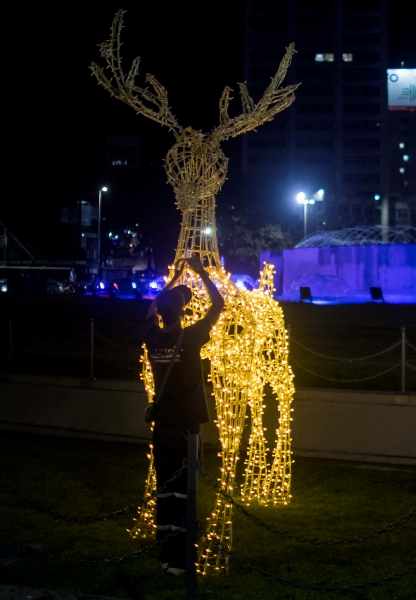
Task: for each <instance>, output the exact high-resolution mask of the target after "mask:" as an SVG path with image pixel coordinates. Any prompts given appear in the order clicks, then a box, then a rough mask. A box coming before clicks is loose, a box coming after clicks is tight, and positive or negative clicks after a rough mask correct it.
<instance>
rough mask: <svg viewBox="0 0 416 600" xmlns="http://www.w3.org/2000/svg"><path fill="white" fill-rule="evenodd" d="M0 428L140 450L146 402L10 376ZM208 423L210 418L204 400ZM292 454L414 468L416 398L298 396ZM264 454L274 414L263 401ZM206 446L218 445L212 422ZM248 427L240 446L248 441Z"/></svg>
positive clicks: (136, 386) (103, 385)
mask: <svg viewBox="0 0 416 600" xmlns="http://www.w3.org/2000/svg"><path fill="white" fill-rule="evenodd" d="M0 399H1V400H0V429H7V430H12V431H27V432H31V433H39V434H46V435H60V436H65V437H81V438H86V439H99V440H106V441H124V442H133V443H146V442H148V441H149V440H150V428H149V426H148V425H147V424H146V423H145V422H144V409H145V406H146V403H147V397H146V394H145V392H144V388H143V385H142V383H141V382H130V381H122V380H119V381H101V380H94V381H92V382H90V381H89V380H83V379H75V378H74V379H72V378H59V377H39V376H26V375H12V376H10V378H6V377H3V380H2V381H0ZM208 404H209V406H208V409H209V413H210V417H211V420H212V421H213V419H214V418H215V406H214V399H213V397H212V396H208ZM293 407H294V413H293V416H294V419H293V425H292V437H293V450H294V454H295V456H296V455H299V456H315V457H323V458H338V459H343V460H360V461H368V462H389V463H402V464H416V394H410V395H409V394H404V395H397V394H394V393H388V392H378V393H371V392H359V391H348V390H328V389H303V390H302V389H301V390H298V391H297V392H296V395H295V400H294V403H293ZM264 416H265V419H264V426H265V427H266V428H267V431H266V435H267V437H268V438H269V444H270V446H269V447H270V448H273V447H274V441H275V440H274V432H275V430H276V427H277V419H278V411H277V404H276V402H274V401H267V400H266V410H265V415H264ZM212 421H211V422H210V423H208V424H207V425H205V426H204V428H203V437H204V442H205V443H206V444H208V445H210V446H213V447H216V446H217V445H218V430H217V428H216V426H215V424H214V423H213V422H212ZM249 424H250V422H249V420H248V419H247V421H246V427H245V431H244V435H243V438H244V440H247V439H248V432H249Z"/></svg>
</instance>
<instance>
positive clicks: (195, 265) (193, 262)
mask: <svg viewBox="0 0 416 600" xmlns="http://www.w3.org/2000/svg"><path fill="white" fill-rule="evenodd" d="M186 262H187V264H188V267H189V268H190V269H191V271H193V272H194V273H196V274H197V275H202V273H205V270H204V265H203V264H202V263H201V261H200V260H199V258H198V257H197V256H190V257H189V258H187V259H186Z"/></svg>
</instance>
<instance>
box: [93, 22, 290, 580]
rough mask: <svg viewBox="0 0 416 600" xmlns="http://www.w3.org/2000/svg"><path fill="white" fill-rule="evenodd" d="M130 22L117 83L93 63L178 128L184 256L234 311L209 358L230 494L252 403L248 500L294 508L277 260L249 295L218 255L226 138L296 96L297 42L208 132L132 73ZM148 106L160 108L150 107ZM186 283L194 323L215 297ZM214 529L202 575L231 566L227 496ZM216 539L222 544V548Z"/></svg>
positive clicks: (147, 523)
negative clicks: (272, 403) (271, 433)
mask: <svg viewBox="0 0 416 600" xmlns="http://www.w3.org/2000/svg"><path fill="white" fill-rule="evenodd" d="M122 18H123V11H119V13H117V15H116V18H115V21H114V23H113V28H112V32H111V39H110V41H109V42H105V43H104V44H102V45H101V54H102V56H103V57H104V58H105V59H106V61H107V65H108V68H109V69H110V71H111V73H112V78H110V79H108V78H107V77H106V75H105V74H104V72H103V70H102V69H100V68H99V67H98V66H97V65H94V64H93V65H92V70H93V72H94V74H95V75H96V77H97V79H98V81H99V83H101V84H102V85H103V86H104V87H105V88H106V89H107V90H108V91H110V93H111V94H113V95H114V96H116V97H117V98H119V99H120V100H122V101H123V102H126V103H127V104H129V105H131V106H133V107H134V108H135V110H136V111H137V112H139V113H141V114H143V115H145V116H147V117H149V118H152V119H153V120H155V121H157V122H159V123H161V124H163V125H167V126H169V127H170V128H171V129H172V131H173V133H174V135H175V137H176V142H175V144H174V146H173V147H172V148H171V150H169V152H168V154H167V156H166V161H165V169H166V173H167V178H168V181H169V183H171V185H172V186H173V188H174V192H175V197H176V204H177V206H178V208H179V210H181V212H182V223H181V230H180V234H179V240H178V245H177V248H176V254H175V262H176V261H178V260H180V259H184V258H186V257H187V256H190V255H194V254H196V255H198V256H199V258H200V260H201V262H202V264H204V266H205V268H206V270H207V272H208V274H209V277H210V279H211V280H212V281H214V282H215V284H216V285H217V288H218V290H219V291H220V293H221V294H222V295H223V297H224V301H225V308H224V310H223V312H222V314H221V316H220V318H219V320H218V322H217V324H216V325H215V327H214V328H213V330H212V333H211V337H210V341H209V343H208V344H206V346H205V347H204V348H203V350H202V354H201V355H202V358H208V359H209V360H210V364H211V371H210V379H211V382H212V386H213V394H214V396H215V404H216V410H217V420H216V423H217V427H218V429H219V440H220V443H221V451H220V456H221V461H222V465H221V476H220V479H219V482H220V486H221V491H222V492H225V493H226V494H228V495H230V496H232V495H233V492H234V479H235V475H236V467H237V462H238V460H239V451H240V444H241V436H242V432H243V428H244V423H245V419H246V416H247V412H248V411H247V408H248V407H249V409H250V413H251V434H250V438H249V446H248V454H247V459H246V466H245V471H244V482H243V484H242V486H241V495H242V499H243V501H245V502H247V503H249V502H251V501H252V500H253V499H257V500H259V501H262V502H265V503H267V502H273V503H274V504H276V503H279V502H281V503H285V504H286V503H287V502H288V501H289V498H290V476H291V472H290V471H291V450H290V420H291V419H290V410H291V409H290V404H291V400H292V396H293V391H294V389H293V383H292V380H293V375H292V372H291V369H290V366H289V364H288V346H287V335H286V331H285V328H284V321H283V313H282V310H281V308H280V307H279V305H278V303H277V302H275V301H274V300H273V289H274V288H273V265H265V268H264V270H263V271H262V273H261V279H260V285H259V289H258V290H255V291H253V292H242V291H240V290H238V289H237V287H236V286H235V285H234V284H233V283H232V282H231V281H230V279H229V276H228V275H227V274H226V273H225V271H224V269H223V268H222V266H221V262H220V256H219V252H218V245H217V238H216V226H215V206H216V200H215V196H216V194H217V193H218V191H219V190H220V188H221V186H222V184H223V183H224V181H225V178H226V174H227V159H226V157H225V155H224V153H223V152H222V150H221V148H220V143H221V142H222V141H223V140H224V139H227V138H228V137H230V136H235V135H239V134H240V133H244V132H245V131H249V130H250V129H253V128H254V127H255V126H257V125H261V124H262V123H263V122H265V121H267V120H271V119H272V118H273V117H274V115H275V114H277V112H280V111H281V110H283V109H284V108H286V107H287V106H289V105H290V104H291V103H292V102H293V100H294V94H293V92H294V90H295V89H296V87H297V86H288V87H286V88H280V87H279V86H280V83H281V82H282V80H283V78H284V75H285V74H286V70H287V68H288V66H289V64H290V59H291V56H292V54H293V52H294V49H293V45H291V46H290V47H289V48H288V50H287V53H286V56H285V58H284V59H283V60H282V63H281V64H280V67H279V70H278V72H277V74H276V75H275V77H274V78H273V79H272V82H271V84H270V85H269V87H268V88H267V90H266V92H265V94H264V96H263V98H262V99H261V100H260V102H259V103H258V104H256V105H254V104H253V101H252V100H251V98H250V97H249V95H248V92H247V89H246V86H245V85H244V84H240V93H241V97H242V101H243V109H244V110H243V114H242V115H240V116H238V117H235V118H233V119H231V118H230V117H229V116H228V110H227V108H228V103H229V100H230V91H231V90H230V89H229V88H225V90H224V92H223V94H222V96H221V100H220V125H219V126H218V127H217V128H216V129H214V130H213V132H212V133H210V134H208V135H203V134H201V133H199V132H196V131H194V130H193V129H191V128H187V129H183V128H181V127H180V126H179V125H178V123H177V122H176V119H175V117H174V116H173V115H172V113H171V112H170V109H169V107H168V102H167V94H166V91H165V90H164V88H163V87H162V86H161V85H160V84H159V83H158V82H157V80H156V79H155V78H154V77H153V76H152V75H147V76H146V80H147V81H148V82H149V83H150V84H151V86H152V88H153V90H154V92H155V93H153V92H150V91H149V90H148V89H147V88H146V89H143V88H139V87H138V86H137V85H136V84H135V76H136V74H137V71H138V65H139V59H136V60H135V61H134V62H133V66H132V68H131V69H130V71H129V73H128V74H127V75H124V73H123V71H122V69H121V63H120V56H119V48H120V32H121V27H122ZM143 99H144V100H145V101H147V104H146V103H144V102H143ZM149 103H150V104H153V105H154V106H156V107H157V109H158V110H157V111H156V110H154V109H153V108H149V106H148V104H149ZM178 283H180V284H185V285H187V286H188V287H190V288H191V290H192V294H193V295H192V300H191V302H190V303H189V305H188V307H187V308H188V310H187V315H186V316H185V318H184V326H185V327H186V326H187V325H190V324H191V323H193V322H195V321H196V320H197V319H199V318H201V317H203V316H204V314H205V313H206V311H207V309H208V307H209V301H208V298H207V294H206V291H205V288H204V287H203V285H202V282H201V281H200V280H198V277H197V276H196V275H195V274H194V273H192V272H191V271H190V270H186V269H185V271H184V273H183V276H182V277H181V279H180V280H179V281H178ZM143 363H144V364H143V379H144V383H145V387H146V391H147V393H148V396H149V400H151V399H152V398H153V376H152V372H151V368H150V363H149V361H148V359H147V354H146V351H145V355H144V359H143ZM266 384H269V385H270V386H271V389H272V391H273V393H274V395H275V396H276V398H277V401H278V410H279V420H278V421H279V426H278V428H277V430H276V433H277V441H276V446H275V448H274V451H273V456H272V461H271V464H269V463H268V459H267V456H268V451H267V448H266V440H265V437H264V429H263V422H262V415H263V397H264V386H265V385H266ZM149 458H150V465H149V473H148V477H147V481H146V487H145V496H147V495H149V494H151V492H152V491H153V490H154V489H155V486H156V479H155V473H154V469H153V459H152V454H151V453H150V455H149ZM154 509H155V503H154V502H153V501H152V500H151V501H150V502H148V503H147V506H146V507H145V508H143V509H142V508H141V509H139V516H138V519H137V520H136V524H135V527H134V528H133V530H132V532H131V533H132V535H133V537H146V536H148V535H150V534H151V533H153V531H154V529H153V516H154ZM206 529H207V532H208V533H207V536H206V538H205V537H204V538H203V539H202V541H201V543H200V547H199V556H198V564H199V570H200V572H203V573H208V572H216V571H219V570H222V569H224V568H226V566H227V563H228V554H227V552H226V551H225V550H224V549H225V548H228V549H230V548H231V539H232V505H231V504H230V502H229V501H228V500H227V499H225V498H224V496H223V495H222V494H220V493H217V495H216V500H215V506H214V509H213V511H212V512H211V516H210V517H209V519H208V525H207V527H206ZM216 542H220V544H222V547H219V546H218V544H217V543H216Z"/></svg>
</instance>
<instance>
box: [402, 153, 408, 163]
mask: <svg viewBox="0 0 416 600" xmlns="http://www.w3.org/2000/svg"><path fill="white" fill-rule="evenodd" d="M403 160H404V162H408V160H409V155H408V154H403Z"/></svg>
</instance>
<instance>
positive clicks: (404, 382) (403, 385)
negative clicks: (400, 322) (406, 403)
mask: <svg viewBox="0 0 416 600" xmlns="http://www.w3.org/2000/svg"><path fill="white" fill-rule="evenodd" d="M401 391H402V394H405V393H406V327H402V390H401Z"/></svg>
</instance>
